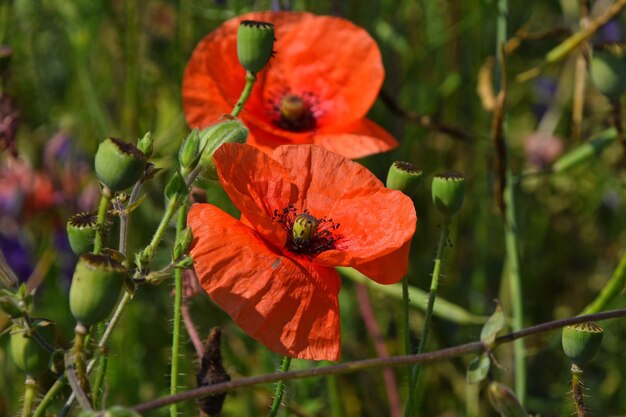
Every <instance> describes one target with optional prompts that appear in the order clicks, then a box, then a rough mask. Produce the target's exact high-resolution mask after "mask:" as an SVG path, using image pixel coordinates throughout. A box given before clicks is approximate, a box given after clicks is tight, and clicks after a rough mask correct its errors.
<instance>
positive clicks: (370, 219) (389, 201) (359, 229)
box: [314, 187, 417, 280]
mask: <svg viewBox="0 0 626 417" xmlns="http://www.w3.org/2000/svg"><path fill="white" fill-rule="evenodd" d="M328 216H329V217H332V219H333V220H334V222H335V223H340V224H341V228H340V233H341V234H342V235H343V236H344V238H343V239H342V240H340V241H339V247H338V248H337V249H334V250H328V251H325V252H322V253H320V254H319V255H318V256H317V257H316V258H315V259H314V262H315V263H317V264H321V265H327V266H330V265H334V266H338V265H345V266H353V267H358V266H359V265H361V264H364V263H367V262H370V261H376V260H379V259H381V257H382V256H384V255H389V254H390V253H392V252H395V251H397V250H398V249H400V248H402V247H403V246H404V245H406V244H407V242H409V241H410V240H411V237H412V236H413V233H415V225H416V222H417V216H416V215H415V208H414V206H413V202H412V201H411V199H410V198H409V197H407V196H405V195H404V194H402V193H401V192H400V191H395V190H389V189H387V188H383V187H380V188H378V189H374V188H362V189H359V190H354V191H352V192H351V193H350V194H346V195H343V196H342V197H341V199H340V200H338V201H337V202H336V204H335V206H334V207H333V208H332V210H331V211H330V212H329V213H328ZM400 253H403V252H400ZM404 253H405V254H408V252H404ZM398 262H400V263H399V264H398V265H397V271H402V274H404V273H405V272H406V268H407V263H408V257H405V258H404V259H399V257H398ZM366 267H368V266H367V265H366ZM369 268H370V270H371V266H370V267H369ZM402 274H399V273H396V272H394V273H393V274H392V276H393V278H390V279H392V280H393V279H396V278H398V279H399V278H401V275H402ZM398 275H400V277H398ZM373 279H375V278H373Z"/></svg>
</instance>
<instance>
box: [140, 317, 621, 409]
mask: <svg viewBox="0 0 626 417" xmlns="http://www.w3.org/2000/svg"><path fill="white" fill-rule="evenodd" d="M617 317H626V309H618V310H611V311H605V312H603V313H597V314H590V315H586V316H577V317H571V318H568V319H561V320H554V321H550V322H547V323H542V324H538V325H536V326H532V327H528V328H526V329H524V330H520V331H519V332H513V333H509V334H506V335H504V336H500V337H498V338H497V339H496V341H495V344H494V345H491V346H485V345H484V344H483V343H482V342H472V343H466V344H463V345H458V346H453V347H449V348H446V349H440V350H437V351H433V352H426V353H422V354H418V355H404V356H391V357H388V358H373V359H365V360H360V361H354V362H346V363H342V364H338V365H331V366H324V367H320V368H311V369H303V370H299V371H290V372H277V373H272V374H265V375H257V376H253V377H249V378H240V379H236V380H232V381H229V382H222V383H219V384H214V385H209V386H205V387H199V388H194V389H191V390H188V391H185V392H180V393H178V394H176V395H173V396H168V397H163V398H157V399H156V400H151V401H148V402H145V403H141V404H139V405H136V406H135V407H133V410H135V411H136V412H138V413H145V412H147V411H151V410H155V409H157V408H161V407H164V406H166V405H170V404H172V403H174V402H182V401H188V400H193V399H196V398H201V397H206V396H207V395H213V394H219V393H222V392H227V391H232V390H235V389H237V388H243V387H250V386H254V385H260V384H269V383H273V382H278V381H291V380H294V379H304V378H311V377H321V376H327V375H338V374H345V373H349V372H357V371H363V370H366V369H375V368H381V367H388V366H407V365H414V364H418V363H420V364H421V363H435V362H439V361H442V360H447V359H451V358H454V357H457V356H461V355H466V354H469V353H479V352H485V351H487V350H493V349H495V348H496V347H497V346H499V345H502V344H505V343H510V342H512V341H514V340H517V339H519V338H522V337H528V336H533V335H536V334H539V333H543V332H547V331H551V330H556V329H560V328H562V327H565V326H569V325H573V324H578V323H585V322H587V321H602V320H607V319H613V318H617Z"/></svg>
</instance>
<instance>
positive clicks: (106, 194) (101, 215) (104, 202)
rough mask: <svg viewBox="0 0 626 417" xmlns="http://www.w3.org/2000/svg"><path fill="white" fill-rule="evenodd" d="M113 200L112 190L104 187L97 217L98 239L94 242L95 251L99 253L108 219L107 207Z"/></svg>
mask: <svg viewBox="0 0 626 417" xmlns="http://www.w3.org/2000/svg"><path fill="white" fill-rule="evenodd" d="M110 202H111V190H109V189H108V188H107V187H106V186H105V187H104V188H103V189H102V193H101V195H100V204H99V205H98V218H97V219H96V239H95V240H94V243H93V253H95V254H99V253H100V251H102V235H103V232H104V223H105V220H106V215H107V209H108V208H109V203H110Z"/></svg>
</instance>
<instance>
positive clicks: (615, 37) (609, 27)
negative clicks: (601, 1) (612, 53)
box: [598, 19, 622, 43]
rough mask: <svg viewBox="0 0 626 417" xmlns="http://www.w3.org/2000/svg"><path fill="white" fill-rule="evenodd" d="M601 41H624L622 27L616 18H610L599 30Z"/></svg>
mask: <svg viewBox="0 0 626 417" xmlns="http://www.w3.org/2000/svg"><path fill="white" fill-rule="evenodd" d="M598 40H599V41H600V43H615V42H621V41H622V28H621V27H620V24H619V22H618V21H617V20H616V19H613V20H610V21H609V22H608V23H607V24H605V25H604V26H602V27H601V28H600V30H599V31H598Z"/></svg>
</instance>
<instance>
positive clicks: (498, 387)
mask: <svg viewBox="0 0 626 417" xmlns="http://www.w3.org/2000/svg"><path fill="white" fill-rule="evenodd" d="M487 394H488V396H489V402H491V405H492V406H493V408H494V409H495V410H496V411H497V412H498V413H500V416H501V417H528V413H527V412H526V410H524V407H522V405H521V404H520V402H519V400H518V399H517V397H516V396H515V393H514V392H513V391H512V390H511V389H510V388H509V387H507V386H506V385H502V384H500V383H498V382H495V381H492V382H491V383H490V384H489V387H488V388H487Z"/></svg>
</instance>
